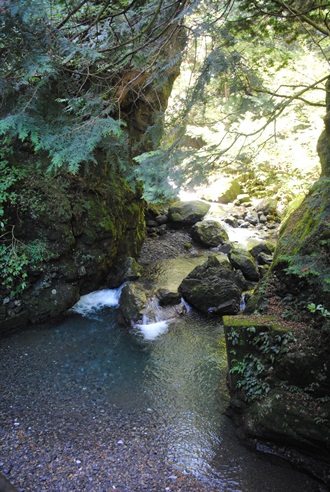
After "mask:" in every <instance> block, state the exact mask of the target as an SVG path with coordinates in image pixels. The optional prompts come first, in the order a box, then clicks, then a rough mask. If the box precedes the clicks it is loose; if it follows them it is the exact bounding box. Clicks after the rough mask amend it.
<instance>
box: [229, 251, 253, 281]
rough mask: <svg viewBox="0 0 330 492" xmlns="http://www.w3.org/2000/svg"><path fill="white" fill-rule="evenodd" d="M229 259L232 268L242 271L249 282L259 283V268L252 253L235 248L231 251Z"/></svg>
mask: <svg viewBox="0 0 330 492" xmlns="http://www.w3.org/2000/svg"><path fill="white" fill-rule="evenodd" d="M228 258H229V261H230V263H231V264H232V266H233V267H234V268H236V269H237V270H240V271H241V272H242V273H243V275H244V277H245V278H246V279H247V280H251V281H252V282H258V280H259V279H260V276H259V272H258V267H257V264H256V262H255V259H254V258H253V256H252V255H251V253H249V252H248V251H245V250H244V249H241V248H233V249H231V251H229V253H228Z"/></svg>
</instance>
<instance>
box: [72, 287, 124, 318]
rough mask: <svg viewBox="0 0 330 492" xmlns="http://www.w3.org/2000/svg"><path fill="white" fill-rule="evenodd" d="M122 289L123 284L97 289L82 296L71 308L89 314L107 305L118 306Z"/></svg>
mask: <svg viewBox="0 0 330 492" xmlns="http://www.w3.org/2000/svg"><path fill="white" fill-rule="evenodd" d="M121 290H122V286H121V287H119V288H118V289H103V290H96V291H94V292H91V293H90V294H86V295H84V296H81V298H80V299H79V301H78V302H77V303H76V304H75V305H74V306H73V307H72V308H71V311H74V312H75V313H78V314H82V315H83V316H87V315H88V314H90V313H94V312H95V311H99V310H100V309H103V308H105V307H118V305H119V298H120V294H121Z"/></svg>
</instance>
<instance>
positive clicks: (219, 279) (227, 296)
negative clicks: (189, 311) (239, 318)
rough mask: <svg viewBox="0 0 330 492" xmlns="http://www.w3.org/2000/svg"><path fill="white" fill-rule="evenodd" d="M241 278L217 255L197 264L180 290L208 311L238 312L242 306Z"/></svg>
mask: <svg viewBox="0 0 330 492" xmlns="http://www.w3.org/2000/svg"><path fill="white" fill-rule="evenodd" d="M240 285H241V282H240V278H239V277H238V276H237V275H236V274H235V272H233V271H232V270H230V269H229V268H227V267H225V266H224V265H223V264H221V263H220V261H219V260H218V259H217V257H216V256H210V257H209V259H208V260H207V261H206V262H205V263H204V264H203V265H200V266H197V267H196V268H195V269H194V270H193V271H192V272H191V273H190V274H189V275H188V276H187V277H186V278H185V279H184V280H183V281H182V282H181V284H180V286H179V292H180V293H181V294H182V296H183V297H184V299H186V300H187V302H188V303H189V304H191V305H192V306H194V307H195V308H197V309H199V310H200V311H202V312H204V313H216V314H219V315H222V314H236V313H238V312H239V310H240V302H241V297H242V289H241V287H240Z"/></svg>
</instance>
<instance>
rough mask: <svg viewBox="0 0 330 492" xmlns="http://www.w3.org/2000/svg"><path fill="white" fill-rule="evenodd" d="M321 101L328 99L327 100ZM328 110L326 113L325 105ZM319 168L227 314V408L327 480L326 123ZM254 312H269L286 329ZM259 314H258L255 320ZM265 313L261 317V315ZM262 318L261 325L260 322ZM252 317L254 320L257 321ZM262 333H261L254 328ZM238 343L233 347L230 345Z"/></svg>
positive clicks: (268, 443) (329, 267)
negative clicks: (234, 313)
mask: <svg viewBox="0 0 330 492" xmlns="http://www.w3.org/2000/svg"><path fill="white" fill-rule="evenodd" d="M327 105H328V109H330V108H329V101H327ZM328 114H329V113H328ZM318 150H319V154H320V159H321V164H322V176H321V178H320V179H319V180H318V181H317V182H316V183H315V184H314V185H313V187H312V188H311V190H310V192H309V193H308V195H307V196H306V197H305V199H304V200H303V202H302V203H301V204H300V205H299V207H298V208H297V209H296V210H295V211H294V212H293V213H291V215H290V216H289V217H288V218H287V220H286V221H285V223H284V224H283V226H282V228H281V230H280V236H279V240H278V244H277V248H276V251H275V254H274V261H273V264H272V266H271V268H270V270H269V273H268V274H267V276H266V277H265V278H263V279H262V281H261V282H260V283H259V285H258V287H257V289H256V291H255V293H254V296H253V297H252V298H251V299H250V301H249V302H248V305H247V309H246V311H245V314H246V317H245V320H243V321H241V324H240V326H239V327H237V326H236V323H235V322H233V320H227V321H226V324H227V328H226V330H227V348H228V351H232V350H236V352H237V353H236V355H237V356H236V358H235V359H233V357H229V367H230V370H231V373H232V378H231V391H232V399H231V405H230V413H231V414H232V416H233V417H234V419H235V420H236V422H237V424H238V426H239V428H240V429H241V431H242V434H243V435H244V436H245V438H247V439H248V441H249V442H250V443H251V444H253V445H254V446H255V447H256V448H257V449H260V450H264V451H266V452H273V453H275V454H277V455H279V456H281V457H283V458H285V459H288V460H289V461H291V462H293V463H295V464H296V465H298V466H300V467H302V468H304V469H306V470H308V471H309V472H311V473H313V474H315V475H316V476H317V477H319V478H320V479H321V480H323V481H324V482H325V483H327V484H328V485H329V484H330V364H329V361H330V257H329V253H330V198H329V185H330V131H329V129H328V125H327V118H326V128H325V131H324V132H323V134H322V135H321V137H320V141H319V146H318ZM252 314H254V315H256V314H258V316H259V315H260V314H261V315H263V316H265V315H267V316H272V317H273V318H274V319H275V320H276V323H277V325H278V326H282V330H284V332H285V336H286V337H287V339H286V343H285V346H283V340H284V338H283V333H284V332H283V333H281V334H279V333H277V332H276V330H274V328H273V327H272V323H269V322H268V321H269V320H268V321H267V320H266V321H267V322H266V321H265V318H259V321H258V319H256V318H255V317H254V316H251V315H252ZM260 320H261V321H260ZM262 320H264V321H262ZM260 322H261V323H262V327H263V328H262V330H261V329H260ZM258 323H259V324H258ZM261 333H262V334H261ZM233 342H234V345H235V344H236V346H237V347H238V348H239V350H238V351H237V349H236V348H235V347H234V346H233Z"/></svg>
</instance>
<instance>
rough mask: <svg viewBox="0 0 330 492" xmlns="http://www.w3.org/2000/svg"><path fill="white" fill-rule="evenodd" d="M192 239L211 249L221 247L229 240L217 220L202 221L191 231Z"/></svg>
mask: <svg viewBox="0 0 330 492" xmlns="http://www.w3.org/2000/svg"><path fill="white" fill-rule="evenodd" d="M191 235H192V237H193V238H194V239H195V240H196V241H198V242H199V243H202V244H203V245H204V246H208V247H210V248H212V247H216V246H219V244H223V243H225V242H227V241H228V240H229V236H228V234H227V232H226V230H225V229H224V228H223V227H222V225H221V224H220V222H218V221H217V220H202V221H199V222H197V223H196V224H195V225H194V226H193V227H192V229H191Z"/></svg>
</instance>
